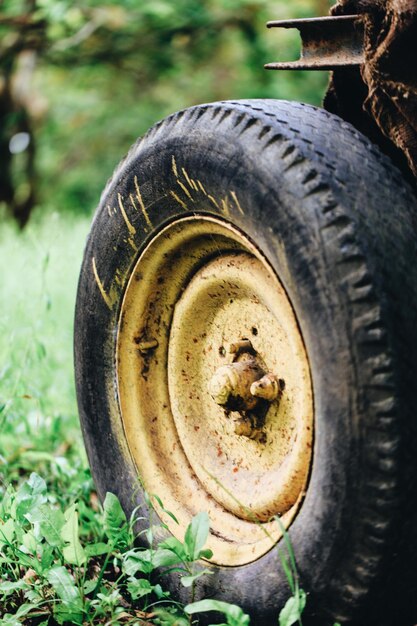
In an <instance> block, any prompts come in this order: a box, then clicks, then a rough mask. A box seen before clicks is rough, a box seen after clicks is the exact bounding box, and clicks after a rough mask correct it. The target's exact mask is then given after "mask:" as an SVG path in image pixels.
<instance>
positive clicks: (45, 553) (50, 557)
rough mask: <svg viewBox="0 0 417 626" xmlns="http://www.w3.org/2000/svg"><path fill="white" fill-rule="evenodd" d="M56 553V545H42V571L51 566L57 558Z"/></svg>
mask: <svg viewBox="0 0 417 626" xmlns="http://www.w3.org/2000/svg"><path fill="white" fill-rule="evenodd" d="M54 553H55V549H54V546H49V545H47V544H43V545H42V554H41V560H40V565H41V568H42V572H45V571H46V570H48V569H49V568H50V567H51V565H52V563H53V562H54V558H55V556H54Z"/></svg>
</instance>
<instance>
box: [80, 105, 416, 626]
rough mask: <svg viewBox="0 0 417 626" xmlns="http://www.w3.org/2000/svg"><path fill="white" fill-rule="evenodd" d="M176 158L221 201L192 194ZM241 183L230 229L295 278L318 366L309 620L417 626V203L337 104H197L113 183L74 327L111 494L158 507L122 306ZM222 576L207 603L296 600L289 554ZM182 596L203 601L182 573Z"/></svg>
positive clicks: (306, 561) (210, 583)
mask: <svg viewBox="0 0 417 626" xmlns="http://www.w3.org/2000/svg"><path fill="white" fill-rule="evenodd" d="M173 155H175V160H176V163H177V164H178V168H181V167H184V168H185V169H186V171H187V172H189V173H190V175H191V176H192V175H195V176H196V178H198V179H199V180H200V181H201V182H202V184H203V186H204V189H205V190H206V193H207V195H205V194H203V193H198V192H197V191H195V192H194V196H193V198H192V199H190V198H189V197H188V196H187V195H186V194H185V193H181V189H180V187H179V186H178V184H177V180H176V176H175V175H174V172H173V168H172V156H173ZM135 176H137V179H138V182H139V185H140V188H141V190H142V197H143V202H144V205H145V207H146V210H147V213H148V216H150V218H151V220H152V223H153V227H154V231H153V232H145V231H146V230H147V223H146V219H145V215H144V214H143V213H142V212H140V211H134V210H133V209H131V208H130V207H128V209H126V211H128V216H127V217H128V220H129V222H130V224H131V225H132V226H133V227H134V230H135V233H134V235H132V237H133V239H134V246H132V245H131V243H132V242H130V245H129V241H128V235H129V232H128V230H127V222H126V220H125V218H124V216H123V215H122V212H121V211H120V210H119V208H118V194H121V195H122V196H123V197H129V195H130V194H131V193H134V177H135ZM231 189H233V190H234V191H235V192H236V194H237V196H238V197H239V198H240V199H242V200H241V204H242V207H243V211H240V210H238V207H237V206H236V205H235V204H234V203H233V202H230V203H229V212H230V217H229V219H230V221H231V222H232V223H233V224H234V225H235V226H237V227H238V228H240V229H242V230H243V231H244V232H245V233H247V234H248V236H250V238H251V239H252V240H253V241H254V242H255V243H256V245H257V246H258V247H259V248H260V249H261V250H262V251H263V253H264V254H265V256H266V257H267V259H268V260H269V262H270V264H271V265H272V266H273V267H274V268H275V270H276V272H277V274H278V275H279V277H280V279H281V281H282V282H283V283H284V286H285V288H286V290H287V293H288V295H289V297H290V300H291V302H292V304H293V307H294V309H295V312H296V315H297V318H298V321H299V324H300V327H301V330H302V334H303V337H304V341H305V345H306V349H307V353H308V356H309V360H310V366H311V373H312V379H313V388H314V398H315V446H314V461H313V467H312V471H311V477H310V481H309V485H308V490H307V494H306V497H305V500H304V503H303V505H302V507H301V510H300V512H299V514H298V516H297V518H296V520H295V521H294V522H293V524H292V526H291V528H290V538H291V541H292V545H293V548H294V552H295V555H296V559H297V566H298V570H299V575H300V579H301V584H302V586H303V588H304V589H305V590H306V591H307V592H308V594H309V595H308V602H307V609H306V618H305V620H304V621H303V623H304V624H313V623H317V624H320V625H321V626H324V625H325V624H333V622H334V621H339V622H341V623H343V624H345V623H351V624H358V625H359V624H366V625H367V626H368V625H369V624H378V625H379V626H381V625H383V624H387V625H393V624H396V625H399V624H401V625H402V626H403V625H404V626H405V625H406V624H410V625H411V623H414V621H412V620H414V619H415V615H414V613H415V601H414V597H415V596H414V594H415V592H416V582H415V581H416V576H415V568H416V564H417V559H416V530H415V529H416V521H417V520H416V502H417V499H416V495H417V494H416V483H417V481H416V478H417V467H416V465H417V463H416V457H417V455H416V454H415V450H416V440H417V433H416V430H417V429H416V419H415V406H416V404H417V403H416V390H417V385H416V384H415V376H416V372H417V319H416V318H417V290H416V286H417V263H416V262H415V259H416V236H415V233H416V228H415V226H416V224H415V216H416V215H417V203H416V199H415V197H414V196H413V195H412V192H411V191H410V190H409V188H408V187H407V185H406V184H405V183H404V181H403V179H402V178H401V175H400V174H399V172H397V170H396V169H395V168H394V167H393V165H392V164H391V163H390V161H389V160H388V159H387V158H385V157H384V156H383V155H382V154H381V153H380V152H379V151H378V149H377V148H375V147H374V146H373V145H372V144H370V143H369V141H368V140H367V139H366V138H364V137H363V136H361V135H360V134H359V133H358V132H357V131H356V130H355V129H354V128H353V127H351V126H350V125H349V124H346V123H345V122H343V121H341V120H340V119H339V118H337V117H336V116H332V115H330V114H328V113H326V112H325V111H323V110H320V109H316V108H314V107H311V106H307V105H302V104H298V103H292V102H285V101H241V102H220V103H213V104H207V105H202V106H197V107H193V108H190V109H187V110H185V111H182V112H179V113H176V114H174V115H172V116H171V117H168V118H167V119H165V120H163V121H162V122H160V123H158V124H157V125H156V126H154V127H153V128H152V129H151V130H150V131H149V132H148V133H147V135H146V136H145V137H144V138H143V139H141V140H139V141H138V142H137V143H136V144H135V145H134V146H133V147H132V149H131V151H130V152H129V154H128V155H127V157H126V158H125V160H124V161H122V163H121V164H120V166H119V167H118V168H117V169H116V171H115V173H114V176H113V178H112V179H111V180H110V181H109V183H108V185H107V187H106V189H105V191H104V193H103V196H102V198H101V202H100V205H99V208H98V210H97V213H96V216H95V219H94V222H93V225H92V228H91V233H90V236H89V239H88V242H87V246H86V250H85V257H84V262H83V266H82V270H81V276H80V282H79V289H78V297H77V306H76V319H75V365H76V384H77V394H78V403H79V411H80V417H81V423H82V429H83V434H84V438H85V443H86V447H87V452H88V458H89V461H90V464H91V468H92V472H93V476H94V479H95V481H96V485H97V489H98V492H99V494H100V497H101V498H103V497H104V495H105V493H106V491H112V492H114V493H116V494H117V495H118V497H119V498H120V500H121V502H122V504H123V506H124V508H125V510H126V511H127V512H128V513H129V512H131V511H132V509H133V508H134V507H136V506H137V505H138V504H140V503H141V502H142V494H141V492H138V491H137V487H136V485H137V483H136V470H135V467H134V464H133V462H132V459H131V457H130V454H129V451H128V448H127V444H126V441H125V438H124V434H123V428H122V425H121V417H120V412H119V408H118V403H117V387H116V382H115V337H116V332H117V325H118V311H119V307H120V304H121V299H122V297H123V293H124V289H125V286H126V284H127V281H128V279H129V276H130V274H131V272H132V268H133V266H134V264H135V261H136V259H137V256H138V254H139V253H140V251H141V250H142V249H143V247H144V246H145V245H146V243H147V241H148V240H149V238H150V237H151V236H152V235H153V234H154V233H155V232H156V231H158V230H160V229H161V227H162V226H164V225H166V224H167V223H168V222H169V221H170V220H172V219H173V218H175V217H177V216H184V215H187V214H193V213H195V211H196V210H198V212H200V213H206V214H210V215H220V216H221V217H224V215H223V214H222V210H221V208H219V207H220V206H221V203H220V202H217V205H218V206H216V204H215V203H214V202H213V201H212V200H211V199H210V198H209V197H208V195H210V196H212V198H214V199H216V198H217V199H221V198H224V197H226V196H227V194H228V191H229V190H231ZM171 190H176V193H177V196H178V198H179V199H180V201H181V203H179V202H178V201H176V200H174V199H173V196H172V195H171V194H170V191H171ZM148 230H149V229H148ZM132 232H133V231H132ZM134 248H137V250H135V249H134ZM93 258H94V259H95V263H96V269H97V272H98V274H99V276H100V282H101V287H100V288H99V286H98V282H97V280H96V277H95V275H94V272H93V271H92V259H93ZM115 276H116V277H117V281H115ZM102 292H104V297H103V293H102ZM106 297H107V303H106ZM109 304H111V308H110V307H109ZM133 486H135V487H133ZM214 571H215V573H214V575H212V576H206V577H203V578H202V579H200V581H199V585H198V588H197V596H196V597H197V598H198V597H203V596H204V597H213V596H215V597H216V598H217V599H221V600H227V601H230V602H234V603H237V604H239V605H241V606H242V607H243V608H244V609H245V610H246V611H247V612H249V613H250V615H251V617H252V623H253V624H256V625H263V626H266V625H268V624H270V623H271V624H276V623H277V615H278V612H279V609H280V608H281V607H282V606H283V604H284V603H285V601H286V599H287V598H288V596H289V593H290V592H289V587H288V583H287V581H286V578H285V575H284V573H283V570H282V567H281V565H280V561H279V557H278V554H277V550H276V549H273V550H271V551H270V552H269V553H268V554H266V555H265V556H264V557H262V558H260V559H258V560H257V561H256V562H254V563H251V564H249V565H246V566H241V567H232V568H228V567H216V568H215V570H214ZM169 585H170V587H171V589H172V591H173V594H174V595H175V596H176V597H177V598H178V599H180V600H183V601H184V602H187V601H188V600H189V598H188V592H187V590H185V589H183V588H182V587H181V586H180V585H179V582H178V579H177V578H176V575H175V574H172V576H171V578H170V580H169ZM255 590H256V591H255ZM388 591H389V593H388ZM398 606H400V607H401V609H398V608H397V607H398Z"/></svg>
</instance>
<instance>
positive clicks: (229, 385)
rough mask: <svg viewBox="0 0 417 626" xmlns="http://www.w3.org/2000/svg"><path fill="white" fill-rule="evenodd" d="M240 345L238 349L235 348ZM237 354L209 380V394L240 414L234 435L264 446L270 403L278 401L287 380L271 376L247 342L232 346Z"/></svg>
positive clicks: (226, 411)
mask: <svg viewBox="0 0 417 626" xmlns="http://www.w3.org/2000/svg"><path fill="white" fill-rule="evenodd" d="M236 346H238V348H236ZM231 348H232V350H230V348H229V352H231V351H232V353H234V355H235V356H234V359H233V362H232V363H231V364H230V365H222V366H221V367H219V368H218V369H217V370H216V372H215V373H214V375H213V376H212V378H211V380H210V381H209V393H210V395H211V397H212V398H213V400H214V401H215V402H216V404H218V405H220V406H222V407H223V408H224V409H225V415H226V416H227V417H229V416H230V412H231V411H235V412H237V413H239V415H240V418H238V419H237V421H236V422H235V427H234V428H235V433H236V434H237V435H242V436H245V437H250V438H251V439H258V440H259V441H263V443H265V437H264V433H263V432H262V428H263V426H264V425H265V417H266V413H267V411H268V408H269V403H270V402H273V401H275V400H278V399H279V397H280V395H281V392H282V389H283V387H284V381H280V380H279V379H278V377H277V376H275V375H274V374H272V373H269V374H267V373H266V372H265V369H264V364H263V363H262V362H261V358H260V356H259V355H258V354H257V353H256V351H255V350H254V348H253V346H252V344H251V342H250V341H249V340H248V339H243V340H241V341H240V342H239V343H237V344H231Z"/></svg>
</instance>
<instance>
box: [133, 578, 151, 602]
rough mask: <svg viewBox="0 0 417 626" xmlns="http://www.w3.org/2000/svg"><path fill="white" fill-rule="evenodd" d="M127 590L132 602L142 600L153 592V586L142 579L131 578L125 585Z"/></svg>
mask: <svg viewBox="0 0 417 626" xmlns="http://www.w3.org/2000/svg"><path fill="white" fill-rule="evenodd" d="M127 590H128V592H129V593H130V595H131V597H132V600H137V599H138V598H143V596H147V595H149V594H150V593H152V591H153V585H151V583H150V582H149V580H146V579H144V578H139V579H138V578H131V579H130V580H129V582H128V585H127Z"/></svg>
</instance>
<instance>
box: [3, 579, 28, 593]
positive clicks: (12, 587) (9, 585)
mask: <svg viewBox="0 0 417 626" xmlns="http://www.w3.org/2000/svg"><path fill="white" fill-rule="evenodd" d="M18 589H20V590H22V589H28V584H27V583H26V582H25V581H24V580H16V581H13V582H9V581H5V582H2V583H0V595H3V596H9V595H10V594H11V593H13V592H14V591H16V590H18Z"/></svg>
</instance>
